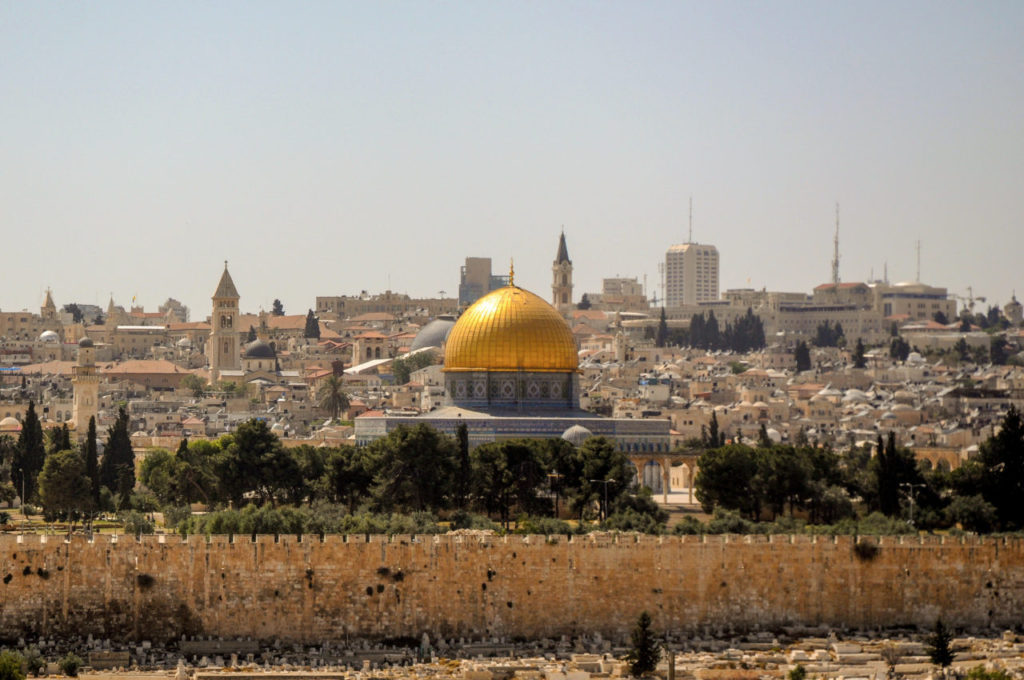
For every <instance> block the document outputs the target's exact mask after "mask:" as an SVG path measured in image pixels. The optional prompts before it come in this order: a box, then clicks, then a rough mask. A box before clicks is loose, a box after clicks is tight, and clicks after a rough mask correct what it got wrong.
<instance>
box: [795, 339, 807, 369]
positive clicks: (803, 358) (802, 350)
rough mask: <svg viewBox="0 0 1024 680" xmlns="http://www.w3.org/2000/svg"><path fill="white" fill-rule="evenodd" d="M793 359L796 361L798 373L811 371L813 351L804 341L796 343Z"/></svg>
mask: <svg viewBox="0 0 1024 680" xmlns="http://www.w3.org/2000/svg"><path fill="white" fill-rule="evenodd" d="M793 359H794V360H795V361H796V370H797V371H809V370H811V350H810V348H809V347H807V343H806V342H804V341H803V340H801V341H800V342H798V343H796V348H795V349H794V350H793Z"/></svg>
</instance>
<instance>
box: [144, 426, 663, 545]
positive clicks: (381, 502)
mask: <svg viewBox="0 0 1024 680" xmlns="http://www.w3.org/2000/svg"><path fill="white" fill-rule="evenodd" d="M633 479H634V473H633V469H632V466H631V465H630V463H629V461H628V459H627V458H626V457H625V455H624V454H622V453H621V452H619V451H617V450H616V448H615V446H614V445H613V443H612V442H611V440H609V439H606V438H604V437H592V438H590V439H588V440H587V441H586V442H584V444H583V445H581V446H580V447H579V448H577V447H575V446H573V445H572V444H570V443H569V442H566V441H564V440H562V439H517V440H508V441H501V442H491V443H486V444H482V445H480V446H477V447H476V448H474V449H472V450H470V448H469V437H468V431H467V430H466V428H465V426H461V427H460V428H459V430H458V432H457V435H456V436H455V437H452V436H449V435H447V434H445V433H442V432H439V431H438V430H435V429H433V428H431V427H430V426H428V425H426V424H420V425H416V426H413V427H407V426H401V427H398V428H396V429H395V430H394V431H393V432H391V433H389V434H388V435H387V436H386V437H382V438H381V439H378V440H376V441H374V442H372V443H370V444H368V445H366V446H362V447H348V446H345V447H313V446H309V445H303V446H298V447H295V448H285V447H284V446H283V445H282V444H281V442H280V440H279V439H278V438H277V436H276V435H274V433H273V432H271V431H270V430H269V428H268V427H267V425H266V423H264V422H263V421H259V420H250V421H247V422H245V423H242V424H241V425H239V427H238V429H237V430H236V431H235V432H233V433H231V434H228V435H224V436H222V437H221V438H220V439H217V440H214V441H206V440H203V441H198V440H197V441H191V442H190V441H187V440H182V442H181V444H180V445H179V447H178V449H177V450H176V451H174V452H170V451H166V450H156V451H153V452H151V453H150V454H149V455H148V456H147V457H146V460H145V461H144V462H143V464H142V466H141V470H140V481H141V482H142V484H143V485H144V487H145V489H146V490H148V492H150V493H152V495H153V503H154V504H155V505H157V506H160V507H169V508H175V507H181V506H187V505H190V504H194V503H201V504H203V505H205V506H207V507H208V508H211V509H231V508H233V509H235V510H238V509H243V508H246V507H247V506H252V508H253V509H252V510H247V511H246V512H248V513H250V515H251V517H250V518H251V519H253V521H255V517H256V516H255V515H254V514H252V513H255V512H256V511H257V509H262V508H267V510H263V511H262V512H264V513H265V514H266V513H271V511H272V510H276V511H279V512H278V515H277V516H279V517H280V516H283V515H280V512H284V514H286V515H288V516H290V517H292V519H293V520H294V521H299V522H300V523H302V522H305V524H307V525H309V524H310V520H308V519H307V520H302V519H301V518H302V517H304V516H305V517H307V518H308V517H309V515H308V513H307V512H306V511H308V510H309V509H311V508H314V507H315V508H317V509H318V512H317V514H319V515H323V514H325V513H326V514H328V515H331V514H333V515H336V516H337V517H339V518H340V517H349V518H358V517H364V518H365V517H375V518H377V519H375V520H374V521H378V522H388V521H391V520H388V519H386V518H389V517H393V516H406V517H415V516H431V517H435V518H437V517H450V516H456V515H460V516H465V515H466V513H478V514H482V515H484V516H486V517H488V518H493V519H494V520H496V521H497V522H499V523H500V524H501V525H502V526H504V527H506V528H508V527H510V526H511V523H512V521H513V520H517V519H520V518H552V519H557V517H573V518H576V519H603V520H604V521H605V522H606V523H608V525H609V526H633V525H634V524H636V525H651V524H652V523H653V524H659V523H660V524H662V525H663V524H664V522H665V519H666V517H665V515H664V513H662V512H660V511H659V510H658V508H657V506H656V505H655V504H654V503H653V501H651V500H650V499H649V497H644V496H643V495H641V496H639V497H635V496H630V494H629V491H630V490H631V486H632V480H633ZM606 492H607V505H605V498H606V496H605V493H606ZM304 513H305V514H304ZM272 514H273V513H272ZM295 518H299V519H298V520H296V519H295ZM381 518H385V519H381ZM221 519H222V520H223V522H228V523H230V522H236V523H237V522H241V521H243V519H244V518H243V517H241V516H230V515H223V516H222V518H221ZM346 521H347V522H348V524H347V525H345V523H344V522H342V523H341V524H338V525H337V526H349V527H350V528H351V526H355V525H353V524H352V522H354V521H355V520H354V519H350V520H346ZM371 523H372V522H371ZM318 526H320V527H321V528H322V527H323V524H322V523H321V524H320V525H318ZM193 528H199V530H206V529H207V526H206V525H203V526H202V527H200V526H199V525H198V524H195V523H193Z"/></svg>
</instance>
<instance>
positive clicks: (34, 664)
mask: <svg viewBox="0 0 1024 680" xmlns="http://www.w3.org/2000/svg"><path fill="white" fill-rule="evenodd" d="M25 667H26V668H28V672H29V673H31V674H32V675H34V676H35V677H37V678H38V677H39V676H40V675H41V674H42V672H43V669H44V668H46V659H44V658H43V655H42V654H40V653H39V650H38V649H36V648H35V647H29V648H28V649H27V650H25Z"/></svg>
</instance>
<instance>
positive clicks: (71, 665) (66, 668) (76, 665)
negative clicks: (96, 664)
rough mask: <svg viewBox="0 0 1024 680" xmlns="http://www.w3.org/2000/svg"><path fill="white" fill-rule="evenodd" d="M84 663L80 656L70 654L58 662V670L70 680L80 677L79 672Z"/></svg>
mask: <svg viewBox="0 0 1024 680" xmlns="http://www.w3.org/2000/svg"><path fill="white" fill-rule="evenodd" d="M84 663H85V662H84V661H82V659H81V658H80V657H79V656H78V655H76V654H74V653H72V652H68V654H67V655H66V656H64V657H63V658H62V659H60V660H59V661H58V662H57V668H59V669H60V672H61V673H63V674H64V675H66V676H68V677H69V678H76V677H78V670H79V669H80V668H81V667H82V665H83V664H84Z"/></svg>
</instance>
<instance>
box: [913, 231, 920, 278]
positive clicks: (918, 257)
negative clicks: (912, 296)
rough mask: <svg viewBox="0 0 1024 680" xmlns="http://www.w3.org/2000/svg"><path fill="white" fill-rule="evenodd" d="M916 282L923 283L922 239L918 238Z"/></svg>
mask: <svg viewBox="0 0 1024 680" xmlns="http://www.w3.org/2000/svg"><path fill="white" fill-rule="evenodd" d="M914 282H915V283H921V239H918V240H917V275H916V276H915V277H914Z"/></svg>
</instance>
